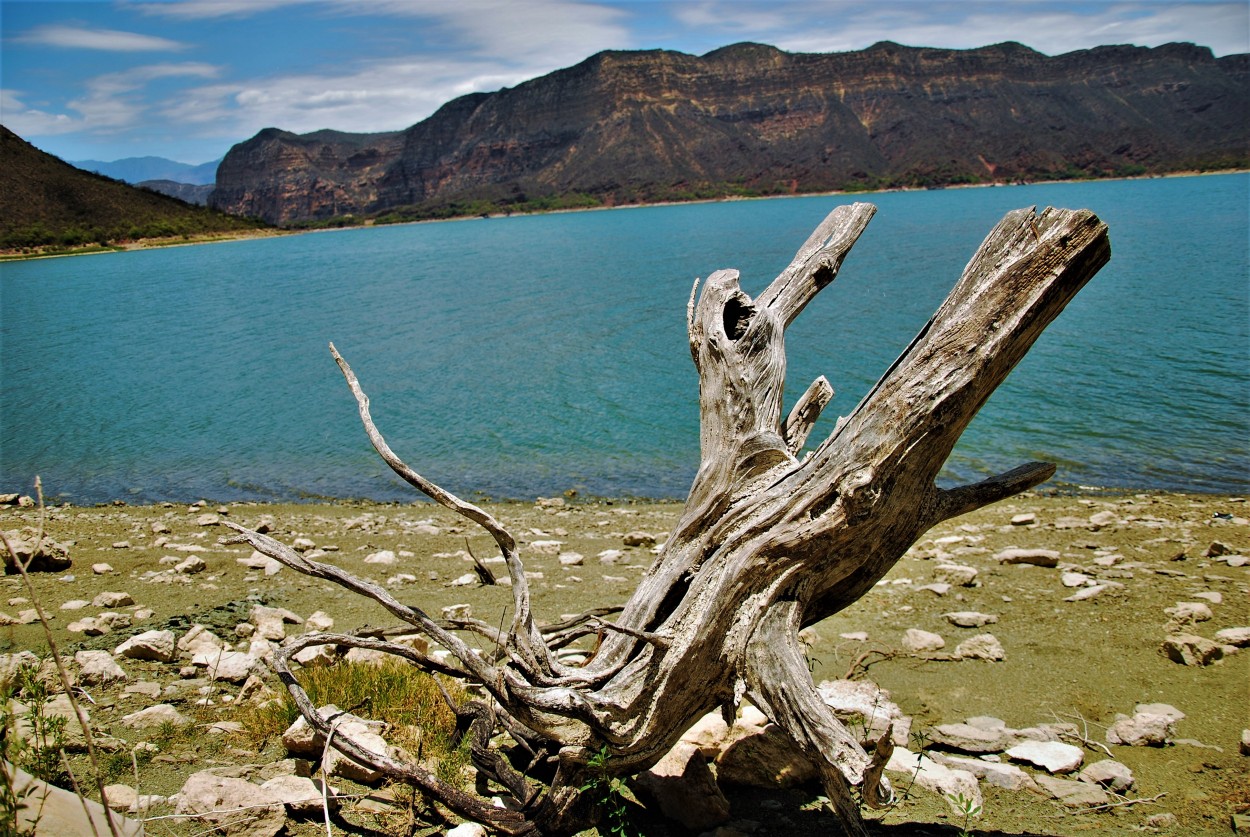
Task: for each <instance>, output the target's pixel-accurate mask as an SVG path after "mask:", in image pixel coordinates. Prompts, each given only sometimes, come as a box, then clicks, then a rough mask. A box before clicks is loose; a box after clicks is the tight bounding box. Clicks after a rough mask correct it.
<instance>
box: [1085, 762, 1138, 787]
mask: <svg viewBox="0 0 1250 837" xmlns="http://www.w3.org/2000/svg"><path fill="white" fill-rule="evenodd" d="M1077 778H1078V779H1080V780H1081V781H1082V782H1092V783H1093V784H1095V785H1101V786H1102V787H1104V788H1106V789H1107V790H1110V791H1114V792H1115V793H1121V794H1122V793H1124V792H1125V791H1128V790H1131V789H1132V787H1133V784H1134V782H1135V781H1136V780H1135V779H1134V778H1133V771H1132V770H1129V769H1128V768H1127V767H1126V766H1124V765H1123V764H1121V763H1120V762H1118V761H1116V760H1114V759H1102V760H1101V761H1096V762H1094V763H1093V764H1091V765H1089V766H1087V767H1086V768H1085V769H1084V770H1082V771H1081V772H1080V774H1078V776H1077Z"/></svg>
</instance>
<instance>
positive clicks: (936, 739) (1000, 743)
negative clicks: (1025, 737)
mask: <svg viewBox="0 0 1250 837" xmlns="http://www.w3.org/2000/svg"><path fill="white" fill-rule="evenodd" d="M929 740H930V741H932V742H933V743H934V744H940V745H941V746H943V747H948V748H950V749H952V750H958V751H959V752H961V753H974V754H976V753H1001V752H1002V751H1003V750H1006V749H1007V748H1008V747H1010V746H1011V745H1012V744H1013V743H1015V740H1016V739H1015V736H1013V735H1012V734H1011V730H1008V729H1007V728H1006V726H1005V725H1004V726H1002V727H999V728H997V729H993V728H989V729H987V728H986V727H985V726H973V725H972V724H938V725H937V726H934V727H931V728H930V729H929Z"/></svg>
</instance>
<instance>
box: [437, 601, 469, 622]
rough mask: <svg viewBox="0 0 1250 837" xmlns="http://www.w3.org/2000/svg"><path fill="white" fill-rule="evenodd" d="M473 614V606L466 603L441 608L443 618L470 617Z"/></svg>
mask: <svg viewBox="0 0 1250 837" xmlns="http://www.w3.org/2000/svg"><path fill="white" fill-rule="evenodd" d="M472 616H473V606H472V605H468V604H454V605H448V606H447V607H445V608H443V618H444V619H470V618H472Z"/></svg>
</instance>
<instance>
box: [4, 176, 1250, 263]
mask: <svg viewBox="0 0 1250 837" xmlns="http://www.w3.org/2000/svg"><path fill="white" fill-rule="evenodd" d="M1248 173H1250V169H1227V170H1221V171H1178V172H1167V173H1164V174H1144V175H1132V176H1129V177H1097V178H1088V179H1071V180H1030V181H1026V182H1017V183H1011V182H989V183H953V184H950V185H949V186H932V187H925V186H895V187H891V188H887V189H873V190H866V191H862V192H860V191H854V192H848V191H838V190H834V191H828V192H801V193H797V194H788V195H751V196H743V195H726V196H723V197H719V198H697V199H692V200H686V201H673V200H668V201H653V202H645V203H622V204H616V205H614V206H578V207H568V208H564V209H543V210H534V211H521V212H498V213H491V214H488V215H463V216H457V217H454V218H423V219H417V220H413V221H396V222H393V223H387V224H375V223H372V222H365V223H361V224H353V225H351V226H342V227H318V228H315V229H282V228H278V227H274V228H271V229H263V230H244V231H239V232H222V233H205V234H203V235H197V236H191V237H182V236H179V237H176V238H148V239H139V240H137V241H129V242H122V243H119V244H115V245H107V246H101V245H96V246H93V247H83V248H67V249H65V250H56V251H51V252H39V253H21V252H18V251H15V250H0V263H3V262H13V261H33V260H35V259H55V258H62V257H65V256H94V255H100V254H103V253H121V252H133V251H138V250H151V249H155V248H163V247H186V246H190V245H197V244H220V243H223V242H232V241H249V240H253V239H259V238H277V237H281V236H288V235H303V234H306V233H330V232H343V231H347V230H360V229H368V228H371V227H398V226H408V225H411V224H440V223H447V222H460V221H482V220H494V219H500V218H519V217H529V216H534V215H563V214H569V213H574V212H604V211H608V210H615V209H643V208H647V207H654V206H686V205H691V204H708V203H730V202H738V201H765V200H777V199H786V198H820V197H838V196H852V197H859V196H861V195H887V194H893V193H898V192H933V191H950V190H955V189H991V188H998V187H1011V186H1050V185H1060V184H1072V183H1109V182H1120V181H1132V180H1162V179H1167V178H1178V177H1216V176H1220V175H1230V174H1248Z"/></svg>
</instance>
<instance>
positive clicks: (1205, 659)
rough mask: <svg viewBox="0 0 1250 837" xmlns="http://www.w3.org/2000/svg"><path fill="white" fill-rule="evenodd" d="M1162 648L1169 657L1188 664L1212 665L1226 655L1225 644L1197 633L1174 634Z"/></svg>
mask: <svg viewBox="0 0 1250 837" xmlns="http://www.w3.org/2000/svg"><path fill="white" fill-rule="evenodd" d="M1160 648H1161V649H1162V650H1163V653H1164V654H1166V655H1167V657H1168V659H1170V660H1172V661H1173V662H1177V663H1181V664H1182V665H1187V666H1205V665H1210V664H1211V663H1213V662H1215V661H1216V660H1220V659H1223V657H1224V648H1223V646H1221V645H1217V644H1216V643H1214V642H1212V641H1211V640H1209V639H1206V638H1204V637H1200V636H1197V635H1195V634H1172V635H1171V636H1168V637H1166V638H1164V640H1163V643H1162V645H1161V646H1160Z"/></svg>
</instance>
